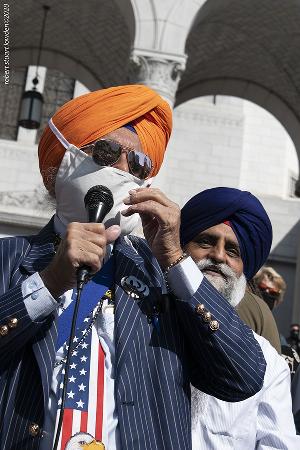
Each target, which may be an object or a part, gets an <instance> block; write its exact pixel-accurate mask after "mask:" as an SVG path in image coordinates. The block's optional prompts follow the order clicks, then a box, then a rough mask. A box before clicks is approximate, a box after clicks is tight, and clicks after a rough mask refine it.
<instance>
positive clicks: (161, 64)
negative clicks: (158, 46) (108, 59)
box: [129, 49, 186, 108]
mask: <svg viewBox="0 0 300 450" xmlns="http://www.w3.org/2000/svg"><path fill="white" fill-rule="evenodd" d="M185 62H186V55H172V54H167V53H161V52H154V51H150V50H140V49H134V50H133V52H132V55H131V57H130V66H129V80H130V82H131V83H135V84H144V85H146V86H149V87H150V88H151V89H153V90H154V91H156V92H158V93H159V94H160V95H161V96H162V97H163V98H164V99H165V100H167V102H168V103H169V104H170V106H171V108H173V106H174V102H175V97H176V91H177V87H178V83H179V81H180V78H181V74H182V73H183V71H184V69H185Z"/></svg>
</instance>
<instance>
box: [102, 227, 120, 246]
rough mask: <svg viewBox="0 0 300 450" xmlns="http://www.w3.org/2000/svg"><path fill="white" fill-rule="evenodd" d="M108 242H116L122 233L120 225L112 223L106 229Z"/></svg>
mask: <svg viewBox="0 0 300 450" xmlns="http://www.w3.org/2000/svg"><path fill="white" fill-rule="evenodd" d="M105 233H106V240H107V243H111V242H114V241H115V240H116V239H118V237H119V236H120V234H121V228H120V227H119V225H112V226H111V227H109V228H107V229H106V230H105Z"/></svg>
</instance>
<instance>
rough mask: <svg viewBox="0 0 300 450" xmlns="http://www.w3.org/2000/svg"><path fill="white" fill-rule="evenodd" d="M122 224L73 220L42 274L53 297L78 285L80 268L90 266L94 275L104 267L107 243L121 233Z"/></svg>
mask: <svg viewBox="0 0 300 450" xmlns="http://www.w3.org/2000/svg"><path fill="white" fill-rule="evenodd" d="M120 232H121V230H120V227H119V226H118V225H113V226H112V227H110V228H108V229H107V230H105V227H104V225H103V224H102V223H77V222H73V223H70V224H69V225H68V227H67V231H66V236H65V238H64V239H63V240H62V241H61V243H60V245H59V247H58V250H57V253H56V255H55V256H54V258H53V260H52V261H51V263H50V264H49V266H48V267H46V269H44V270H43V271H41V272H40V276H41V278H42V280H43V282H44V284H45V286H46V287H47V289H48V290H49V292H50V293H51V295H52V296H53V297H54V298H58V297H59V296H60V295H62V294H63V293H64V292H66V291H68V290H69V289H73V288H74V287H75V286H76V281H77V280H76V274H77V269H78V268H79V267H81V266H88V267H90V269H91V273H92V274H94V273H96V272H98V270H100V269H101V267H102V264H103V259H104V257H105V252H106V245H107V244H108V243H110V242H113V241H115V240H116V239H117V238H118V237H119V235H120Z"/></svg>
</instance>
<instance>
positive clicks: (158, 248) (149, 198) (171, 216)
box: [122, 188, 182, 269]
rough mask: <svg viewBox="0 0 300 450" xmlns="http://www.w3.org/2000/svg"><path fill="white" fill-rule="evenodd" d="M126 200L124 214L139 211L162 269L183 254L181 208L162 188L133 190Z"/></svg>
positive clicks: (146, 236)
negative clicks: (180, 231)
mask: <svg viewBox="0 0 300 450" xmlns="http://www.w3.org/2000/svg"><path fill="white" fill-rule="evenodd" d="M129 195H130V196H129V197H128V198H126V199H125V200H124V203H125V205H130V206H129V208H128V209H126V210H124V211H122V214H123V215H124V216H131V215H132V214H134V213H139V215H140V217H141V220H142V225H143V231H144V235H145V238H146V240H147V242H148V244H149V245H150V247H151V250H152V252H153V254H154V256H155V257H156V258H157V260H158V262H159V264H160V266H161V268H162V269H166V268H167V267H168V266H169V265H170V264H172V263H173V262H174V261H176V260H177V259H178V258H179V257H180V256H181V255H182V249H181V246H180V237H179V228H180V208H179V206H178V205H177V204H176V203H174V202H172V201H171V200H169V199H168V198H167V197H166V196H165V195H164V194H163V193H162V192H161V191H160V190H159V189H155V188H141V189H135V190H133V191H130V192H129Z"/></svg>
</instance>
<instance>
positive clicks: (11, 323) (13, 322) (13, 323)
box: [7, 317, 19, 328]
mask: <svg viewBox="0 0 300 450" xmlns="http://www.w3.org/2000/svg"><path fill="white" fill-rule="evenodd" d="M18 322H19V321H18V319H17V318H16V317H13V318H12V319H9V321H8V322H7V325H8V327H9V328H16V327H17V325H18Z"/></svg>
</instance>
